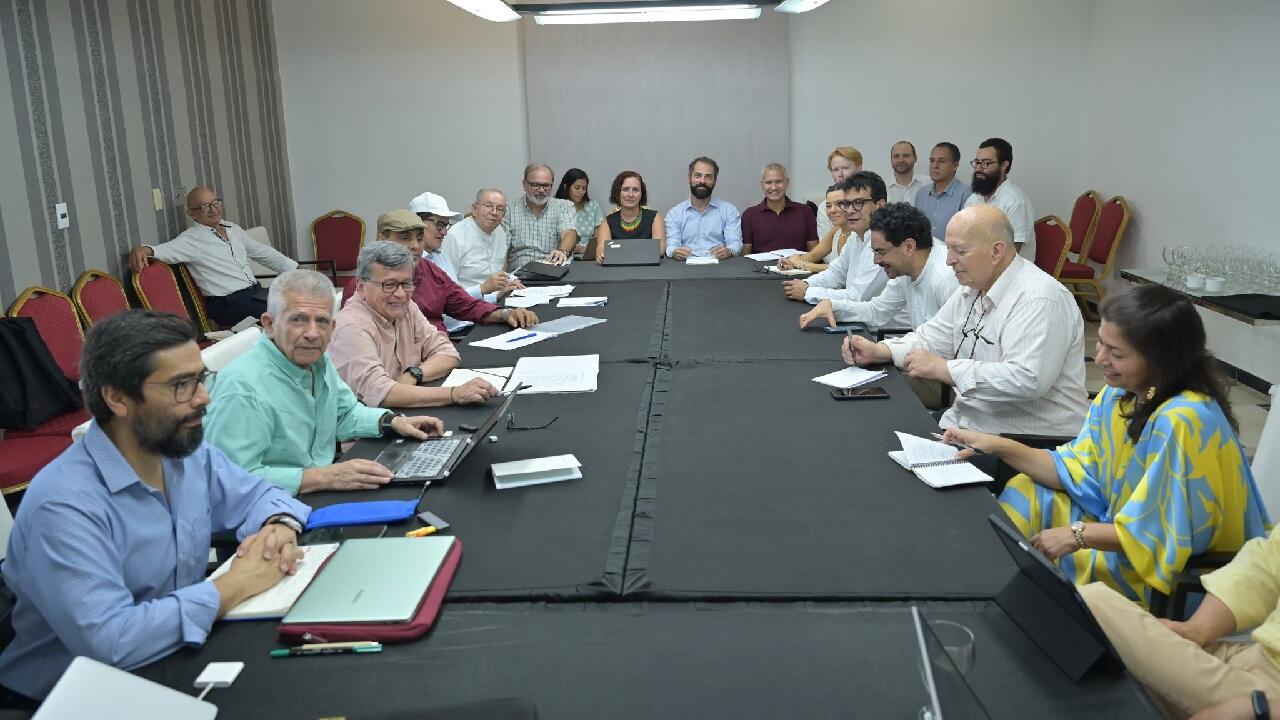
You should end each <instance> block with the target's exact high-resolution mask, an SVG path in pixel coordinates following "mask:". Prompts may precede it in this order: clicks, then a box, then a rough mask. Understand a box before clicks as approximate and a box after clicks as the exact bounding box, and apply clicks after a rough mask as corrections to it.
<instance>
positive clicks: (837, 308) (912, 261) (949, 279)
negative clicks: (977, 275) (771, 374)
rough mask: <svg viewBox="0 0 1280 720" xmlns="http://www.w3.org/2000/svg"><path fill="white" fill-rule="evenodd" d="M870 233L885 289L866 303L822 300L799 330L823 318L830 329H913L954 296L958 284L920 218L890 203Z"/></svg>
mask: <svg viewBox="0 0 1280 720" xmlns="http://www.w3.org/2000/svg"><path fill="white" fill-rule="evenodd" d="M870 229H871V255H872V257H874V258H875V263H876V265H879V266H880V267H881V268H883V269H884V272H885V274H886V275H888V276H889V284H888V285H886V286H885V288H884V290H883V291H882V292H881V293H880V294H879V295H876V296H875V297H873V298H871V299H870V300H848V299H845V298H827V299H824V300H822V301H820V302H819V303H818V304H817V305H816V306H814V308H813V309H812V310H810V311H809V312H807V313H805V314H803V315H801V316H800V327H801V328H806V327H808V326H809V324H810V323H812V322H814V321H815V320H818V319H820V318H825V319H826V321H827V323H828V324H829V325H831V327H835V326H836V324H837V323H836V321H837V320H839V321H840V322H842V323H850V322H860V323H863V324H865V325H866V326H867V327H872V328H879V327H886V326H888V327H906V328H912V329H914V328H917V327H920V326H921V325H923V324H925V322H926V321H928V320H929V318H931V317H933V316H934V315H935V314H936V313H937V312H938V309H939V308H941V307H942V306H943V304H945V303H946V302H947V300H948V299H950V298H951V296H952V295H953V294H955V291H956V288H958V287H959V284H958V283H957V282H956V275H955V273H953V272H951V269H950V268H948V267H947V251H946V248H945V247H943V246H942V243H941V241H935V240H934V239H933V237H932V236H931V231H930V227H929V218H927V217H925V214H924V213H923V212H921V211H919V210H917V209H915V208H913V207H911V206H910V205H908V204H907V203H890V204H888V205H885V206H884V207H882V208H880V209H879V210H877V211H875V212H874V213H872V215H871V225H870ZM935 243H936V244H935ZM935 248H936V250H935Z"/></svg>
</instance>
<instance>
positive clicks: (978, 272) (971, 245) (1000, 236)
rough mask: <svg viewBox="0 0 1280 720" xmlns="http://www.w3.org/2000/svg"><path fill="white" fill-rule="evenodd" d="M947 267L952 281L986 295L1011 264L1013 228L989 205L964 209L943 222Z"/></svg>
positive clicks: (1012, 257)
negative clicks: (953, 274)
mask: <svg viewBox="0 0 1280 720" xmlns="http://www.w3.org/2000/svg"><path fill="white" fill-rule="evenodd" d="M946 236H947V264H948V265H950V266H951V269H952V270H954V271H955V273H956V280H957V281H958V282H959V283H960V284H961V285H964V286H966V287H971V288H975V289H977V290H981V291H983V292H986V291H987V290H990V289H991V286H992V285H993V284H994V283H995V281H996V279H997V278H999V277H1000V274H1001V273H1003V272H1004V271H1005V268H1007V267H1009V264H1010V263H1012V262H1013V260H1014V257H1015V256H1016V252H1015V251H1014V245H1013V226H1012V225H1010V224H1009V218H1007V217H1005V214H1004V213H1003V212H1001V211H1000V210H999V209H998V208H996V207H993V206H991V205H975V206H973V207H970V208H965V209H963V210H961V211H960V212H958V213H956V214H955V215H953V216H952V217H951V222H949V223H947V231H946Z"/></svg>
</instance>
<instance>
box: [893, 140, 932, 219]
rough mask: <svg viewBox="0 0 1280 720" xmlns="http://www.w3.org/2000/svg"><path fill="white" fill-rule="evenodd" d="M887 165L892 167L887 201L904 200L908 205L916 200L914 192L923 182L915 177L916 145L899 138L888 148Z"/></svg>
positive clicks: (917, 190)
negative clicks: (891, 178) (891, 179)
mask: <svg viewBox="0 0 1280 720" xmlns="http://www.w3.org/2000/svg"><path fill="white" fill-rule="evenodd" d="M889 165H890V166H891V167H893V183H892V184H890V185H889V202H891V203H900V202H904V203H907V204H908V205H910V204H912V203H914V202H915V201H916V193H917V192H919V191H920V188H922V187H924V183H922V182H920V180H919V179H918V178H917V177H916V146H915V145H912V144H911V143H910V142H908V141H906V140H899V141H898V142H896V143H894V144H893V147H891V148H889Z"/></svg>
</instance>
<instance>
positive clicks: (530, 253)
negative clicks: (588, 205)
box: [428, 198, 574, 317]
mask: <svg viewBox="0 0 1280 720" xmlns="http://www.w3.org/2000/svg"><path fill="white" fill-rule="evenodd" d="M573 215H574V212H573V203H571V202H569V201H568V200H561V199H560V198H551V199H550V200H548V201H547V204H546V207H544V208H542V214H540V215H534V214H533V212H532V211H531V210H529V202H528V201H527V200H525V199H524V198H520V199H519V200H516V201H515V202H513V203H511V204H510V205H509V206H508V207H507V214H506V215H505V216H503V218H502V227H503V228H504V229H506V231H507V236H508V237H509V238H510V242H511V249H510V251H509V253H510V258H511V262H510V264H509V265H508V266H507V267H509V268H511V269H512V270H517V269H519V268H520V266H521V265H524V264H525V263H527V262H534V261H536V262H542V261H544V260H546V259H547V256H548V255H550V254H551V251H552V250H555V249H556V248H558V247H560V237H561V236H562V235H564V233H565V231H566V230H573V229H574V227H573ZM429 316H430V315H429V314H428V317H429Z"/></svg>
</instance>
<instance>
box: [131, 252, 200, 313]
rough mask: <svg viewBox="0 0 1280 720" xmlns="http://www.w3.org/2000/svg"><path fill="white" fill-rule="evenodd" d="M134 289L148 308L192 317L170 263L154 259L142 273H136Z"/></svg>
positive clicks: (133, 279)
mask: <svg viewBox="0 0 1280 720" xmlns="http://www.w3.org/2000/svg"><path fill="white" fill-rule="evenodd" d="M132 282H133V291H134V292H136V293H137V294H138V300H139V302H141V303H142V307H144V308H146V309H148V310H161V311H163V312H168V313H173V314H174V315H177V316H178V317H180V318H185V319H187V320H190V319H191V314H190V313H189V312H187V306H186V303H184V302H182V291H181V290H179V289H178V278H177V276H175V275H174V274H173V268H171V267H169V264H168V263H165V262H161V261H159V260H152V261H151V262H150V263H148V264H147V267H146V268H144V269H143V271H142V272H140V273H134V274H133V278H132Z"/></svg>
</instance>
